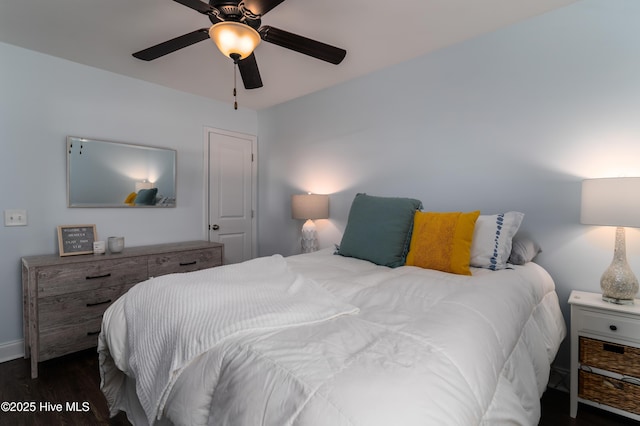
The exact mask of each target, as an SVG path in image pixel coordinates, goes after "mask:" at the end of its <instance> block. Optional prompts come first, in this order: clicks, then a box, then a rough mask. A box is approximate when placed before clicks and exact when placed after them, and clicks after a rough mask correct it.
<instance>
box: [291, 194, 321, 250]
mask: <svg viewBox="0 0 640 426" xmlns="http://www.w3.org/2000/svg"><path fill="white" fill-rule="evenodd" d="M291 217H292V218H293V219H306V222H305V223H304V225H303V226H302V252H303V253H310V252H312V251H316V250H318V238H317V233H316V224H315V223H313V221H314V220H316V219H327V218H329V196H328V195H320V194H300V195H292V196H291Z"/></svg>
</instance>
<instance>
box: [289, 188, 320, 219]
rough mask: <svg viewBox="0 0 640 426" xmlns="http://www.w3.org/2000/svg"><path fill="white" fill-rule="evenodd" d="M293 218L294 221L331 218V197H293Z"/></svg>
mask: <svg viewBox="0 0 640 426" xmlns="http://www.w3.org/2000/svg"><path fill="white" fill-rule="evenodd" d="M291 217H292V218H293V219H311V220H315V219H327V218H328V217H329V196H328V195H320V194H300V195H292V196H291Z"/></svg>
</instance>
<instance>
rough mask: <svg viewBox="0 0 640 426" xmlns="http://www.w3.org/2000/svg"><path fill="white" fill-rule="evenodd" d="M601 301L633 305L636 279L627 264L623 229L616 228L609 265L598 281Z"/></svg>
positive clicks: (636, 288) (636, 285)
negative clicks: (611, 258) (614, 242)
mask: <svg viewBox="0 0 640 426" xmlns="http://www.w3.org/2000/svg"><path fill="white" fill-rule="evenodd" d="M600 287H601V288H602V299H603V300H606V301H607V302H612V303H617V304H633V300H634V298H635V296H636V294H637V293H638V279H637V278H636V276H635V275H634V273H633V271H632V270H631V267H630V266H629V263H628V262H627V253H626V244H625V232H624V228H622V227H618V228H616V244H615V248H614V251H613V260H612V261H611V265H609V267H608V268H607V270H606V271H604V273H603V274H602V278H601V279H600Z"/></svg>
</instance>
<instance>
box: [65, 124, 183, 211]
mask: <svg viewBox="0 0 640 426" xmlns="http://www.w3.org/2000/svg"><path fill="white" fill-rule="evenodd" d="M67 199H68V206H69V207H175V206H176V151H175V150H173V149H165V148H155V147H150V146H141V145H130V144H125V143H119V142H109V141H100V140H94V139H85V138H78V137H74V136H68V137H67Z"/></svg>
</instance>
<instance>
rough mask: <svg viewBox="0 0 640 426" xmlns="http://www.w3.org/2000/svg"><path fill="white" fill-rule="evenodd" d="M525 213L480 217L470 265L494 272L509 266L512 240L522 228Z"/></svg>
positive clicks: (475, 231) (472, 244)
mask: <svg viewBox="0 0 640 426" xmlns="http://www.w3.org/2000/svg"><path fill="white" fill-rule="evenodd" d="M523 218H524V213H520V212H507V213H501V214H494V215H480V217H478V220H477V221H476V227H475V229H474V231H473V242H472V243H471V260H470V262H469V263H470V265H471V266H474V267H476V268H487V269H491V270H494V271H497V270H498V269H504V268H505V267H506V266H507V261H508V260H509V255H510V254H511V240H512V239H513V236H514V235H515V233H516V232H517V231H518V228H520V224H521V223H522V219H523Z"/></svg>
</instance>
